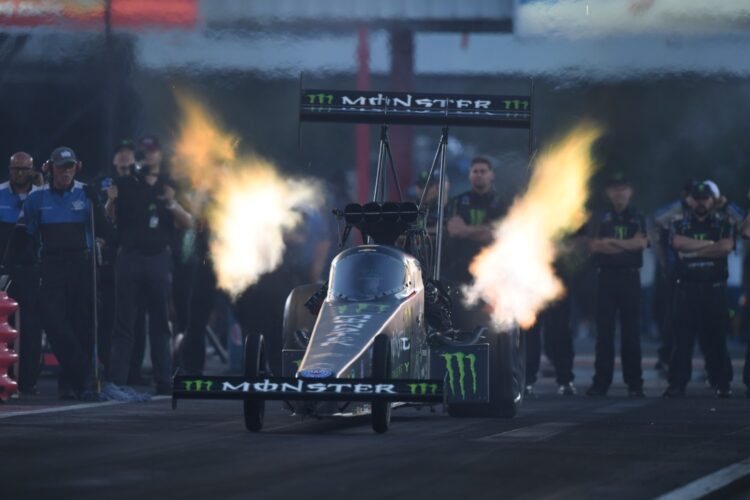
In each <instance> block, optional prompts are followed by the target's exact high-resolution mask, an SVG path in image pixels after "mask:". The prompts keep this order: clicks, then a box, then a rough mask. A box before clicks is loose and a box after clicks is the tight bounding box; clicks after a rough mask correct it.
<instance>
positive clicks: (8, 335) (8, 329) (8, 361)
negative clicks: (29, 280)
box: [0, 292, 18, 401]
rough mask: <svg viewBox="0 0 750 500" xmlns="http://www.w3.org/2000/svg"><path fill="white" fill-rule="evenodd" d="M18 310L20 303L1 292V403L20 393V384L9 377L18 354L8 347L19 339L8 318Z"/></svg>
mask: <svg viewBox="0 0 750 500" xmlns="http://www.w3.org/2000/svg"><path fill="white" fill-rule="evenodd" d="M17 309H18V303H17V302H16V301H15V300H13V299H11V298H10V297H8V294H7V293H5V292H0V401H7V400H8V398H9V397H10V396H12V395H13V394H15V393H16V392H18V384H17V383H16V381H15V380H13V379H11V378H10V377H9V376H8V368H10V367H11V366H12V365H14V364H16V362H17V361H18V354H16V353H15V352H13V350H12V349H10V348H9V347H8V344H10V343H12V342H13V341H14V340H16V338H17V337H18V332H17V331H16V330H15V329H14V328H13V327H12V326H10V324H9V323H8V316H10V315H11V314H13V312H14V311H16V310H17ZM16 377H18V374H16Z"/></svg>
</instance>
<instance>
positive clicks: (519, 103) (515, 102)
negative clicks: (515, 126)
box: [503, 99, 529, 111]
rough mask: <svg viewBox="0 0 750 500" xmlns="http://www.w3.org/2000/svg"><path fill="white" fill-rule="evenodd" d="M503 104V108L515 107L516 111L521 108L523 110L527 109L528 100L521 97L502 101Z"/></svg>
mask: <svg viewBox="0 0 750 500" xmlns="http://www.w3.org/2000/svg"><path fill="white" fill-rule="evenodd" d="M503 104H504V105H505V109H515V110H516V111H518V110H520V109H521V108H523V110H524V111H526V110H528V109H529V101H526V100H521V99H512V100H508V101H503Z"/></svg>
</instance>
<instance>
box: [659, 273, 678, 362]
mask: <svg viewBox="0 0 750 500" xmlns="http://www.w3.org/2000/svg"><path fill="white" fill-rule="evenodd" d="M658 280H659V281H658V283H659V288H660V289H659V302H660V307H659V313H660V314H659V316H660V317H659V318H657V321H658V325H659V337H660V343H659V349H658V351H657V355H658V357H659V361H661V362H662V363H664V364H669V360H670V359H671V357H672V351H673V350H674V335H675V334H674V304H675V289H676V284H675V281H676V280H675V277H674V276H673V275H672V274H671V273H670V274H667V275H665V276H661V277H659V278H658Z"/></svg>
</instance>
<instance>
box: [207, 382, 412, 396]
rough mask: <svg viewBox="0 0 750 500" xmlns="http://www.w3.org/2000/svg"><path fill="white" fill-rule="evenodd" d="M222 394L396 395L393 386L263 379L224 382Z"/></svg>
mask: <svg viewBox="0 0 750 500" xmlns="http://www.w3.org/2000/svg"><path fill="white" fill-rule="evenodd" d="M221 391H222V392H255V393H260V394H264V393H272V392H273V393H284V394H294V393H297V394H324V393H334V394H397V392H396V386H395V385H394V384H347V383H341V382H330V383H323V382H308V381H306V380H301V379H300V380H296V381H294V382H272V381H271V380H269V379H264V380H262V381H260V382H240V383H238V384H236V385H235V384H233V383H231V382H224V383H223V384H222V385H221Z"/></svg>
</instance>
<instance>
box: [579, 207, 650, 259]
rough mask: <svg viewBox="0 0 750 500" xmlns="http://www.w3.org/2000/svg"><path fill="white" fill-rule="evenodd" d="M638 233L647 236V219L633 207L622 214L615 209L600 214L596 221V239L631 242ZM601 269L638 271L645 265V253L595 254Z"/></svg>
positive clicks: (594, 227)
mask: <svg viewBox="0 0 750 500" xmlns="http://www.w3.org/2000/svg"><path fill="white" fill-rule="evenodd" d="M638 233H641V234H644V235H645V234H646V218H645V217H644V216H643V214H641V213H640V212H638V211H637V210H636V209H635V208H633V207H628V208H626V209H625V210H623V211H622V212H620V213H617V212H616V211H615V210H614V209H610V210H607V211H606V212H603V213H600V214H598V215H597V216H596V217H595V219H594V226H593V234H592V236H593V237H595V238H614V239H617V240H629V239H631V238H633V237H634V236H635V235H637V234H638ZM594 259H595V262H596V265H597V267H599V268H600V269H638V268H640V267H641V266H642V265H643V252H642V251H640V252H622V253H618V254H612V255H610V254H603V253H597V254H594Z"/></svg>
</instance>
